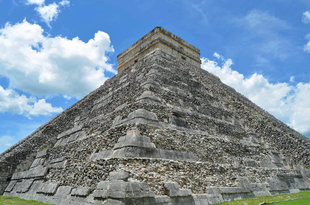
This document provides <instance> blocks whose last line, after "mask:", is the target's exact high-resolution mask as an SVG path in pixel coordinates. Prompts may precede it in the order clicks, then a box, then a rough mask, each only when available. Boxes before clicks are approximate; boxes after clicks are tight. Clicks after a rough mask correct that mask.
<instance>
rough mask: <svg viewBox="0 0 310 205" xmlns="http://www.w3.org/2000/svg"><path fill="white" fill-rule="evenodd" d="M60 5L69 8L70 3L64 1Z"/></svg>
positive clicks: (66, 0)
mask: <svg viewBox="0 0 310 205" xmlns="http://www.w3.org/2000/svg"><path fill="white" fill-rule="evenodd" d="M59 5H61V6H68V5H70V1H69V0H62V1H61V2H59Z"/></svg>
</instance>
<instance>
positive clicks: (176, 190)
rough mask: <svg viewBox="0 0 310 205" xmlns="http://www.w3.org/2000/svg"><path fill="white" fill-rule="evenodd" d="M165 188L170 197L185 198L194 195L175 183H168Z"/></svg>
mask: <svg viewBox="0 0 310 205" xmlns="http://www.w3.org/2000/svg"><path fill="white" fill-rule="evenodd" d="M164 187H165V189H166V191H167V194H168V195H169V196H170V197H185V196H190V195H192V191H191V190H189V189H180V187H179V185H178V184H177V183H175V182H166V183H165V184H164Z"/></svg>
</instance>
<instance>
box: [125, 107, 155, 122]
mask: <svg viewBox="0 0 310 205" xmlns="http://www.w3.org/2000/svg"><path fill="white" fill-rule="evenodd" d="M136 118H142V119H145V120H150V121H156V122H157V121H158V118H157V116H156V114H155V113H153V112H150V111H147V110H145V109H138V110H135V111H133V112H131V113H129V115H128V120H132V119H136Z"/></svg>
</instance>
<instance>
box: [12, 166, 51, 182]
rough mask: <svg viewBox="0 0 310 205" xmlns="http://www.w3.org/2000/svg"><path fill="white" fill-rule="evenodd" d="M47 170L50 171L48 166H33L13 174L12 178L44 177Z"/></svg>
mask: <svg viewBox="0 0 310 205" xmlns="http://www.w3.org/2000/svg"><path fill="white" fill-rule="evenodd" d="M47 171H48V168H47V167H43V166H41V165H39V166H37V167H35V168H31V169H29V170H27V171H24V172H17V173H14V174H13V176H12V179H13V180H17V179H28V178H40V177H44V176H45V175H46V173H47Z"/></svg>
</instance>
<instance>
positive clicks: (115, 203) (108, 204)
mask: <svg viewBox="0 0 310 205" xmlns="http://www.w3.org/2000/svg"><path fill="white" fill-rule="evenodd" d="M102 205H125V203H124V202H123V201H120V200H115V199H107V200H105V201H104V202H103V203H102Z"/></svg>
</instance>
